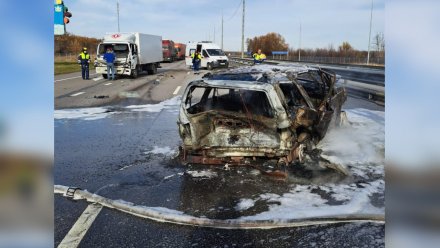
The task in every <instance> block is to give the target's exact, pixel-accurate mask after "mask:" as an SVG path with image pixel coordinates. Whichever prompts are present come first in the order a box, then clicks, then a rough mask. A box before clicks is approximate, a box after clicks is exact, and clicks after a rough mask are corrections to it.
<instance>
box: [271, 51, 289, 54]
mask: <svg viewBox="0 0 440 248" xmlns="http://www.w3.org/2000/svg"><path fill="white" fill-rule="evenodd" d="M287 54H289V52H288V51H272V55H287Z"/></svg>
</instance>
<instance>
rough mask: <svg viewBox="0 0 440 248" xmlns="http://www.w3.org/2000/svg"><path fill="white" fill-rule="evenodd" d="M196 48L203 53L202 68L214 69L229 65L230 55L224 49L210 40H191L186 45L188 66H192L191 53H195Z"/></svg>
mask: <svg viewBox="0 0 440 248" xmlns="http://www.w3.org/2000/svg"><path fill="white" fill-rule="evenodd" d="M196 50H197V51H198V52H199V53H200V54H201V55H202V62H201V63H200V67H201V68H207V69H208V70H212V69H213V68H216V67H226V68H227V67H228V66H229V60H228V57H227V56H226V54H225V53H224V52H223V50H222V49H220V47H219V46H217V45H216V44H214V43H212V42H210V41H201V42H189V43H188V44H187V45H186V51H185V63H186V65H187V66H189V67H191V66H192V57H191V55H192V54H194V52H195V51H196Z"/></svg>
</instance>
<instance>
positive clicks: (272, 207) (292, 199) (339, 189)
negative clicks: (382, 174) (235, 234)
mask: <svg viewBox="0 0 440 248" xmlns="http://www.w3.org/2000/svg"><path fill="white" fill-rule="evenodd" d="M362 186H363V188H358V187H357V186H356V185H355V184H352V185H333V186H319V185H295V186H293V188H292V189H291V190H290V191H289V192H287V193H284V194H282V195H277V194H272V193H269V194H262V195H260V196H259V197H258V198H257V199H255V200H253V201H254V202H255V201H264V202H266V204H267V205H268V206H269V210H268V211H265V212H261V213H259V214H256V215H253V216H244V217H241V218H240V219H244V220H275V221H283V220H288V219H299V218H312V217H313V218H314V217H326V216H335V215H356V214H384V212H385V209H384V208H377V207H374V206H373V205H371V200H370V197H371V196H372V195H373V194H374V193H381V192H383V190H384V187H385V183H384V181H383V180H378V181H374V182H371V183H363V184H362ZM319 189H321V190H323V191H326V190H327V191H328V192H330V196H331V197H332V198H333V199H335V200H338V201H344V203H342V204H337V205H330V204H329V203H328V200H327V199H324V198H322V197H321V196H320V195H319V194H318V193H315V191H316V190H319ZM242 201H245V202H250V201H249V199H242V200H241V201H240V203H241V202H242ZM240 203H239V204H240ZM237 208H239V205H237V206H236V209H237Z"/></svg>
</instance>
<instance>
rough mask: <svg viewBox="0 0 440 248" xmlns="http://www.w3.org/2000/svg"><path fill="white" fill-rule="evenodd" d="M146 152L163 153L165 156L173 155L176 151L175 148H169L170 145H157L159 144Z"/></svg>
mask: <svg viewBox="0 0 440 248" xmlns="http://www.w3.org/2000/svg"><path fill="white" fill-rule="evenodd" d="M145 153H146V154H163V155H166V156H174V155H175V154H176V153H177V151H176V150H175V149H171V147H169V146H165V147H159V146H154V147H153V149H152V150H150V151H146V152H145Z"/></svg>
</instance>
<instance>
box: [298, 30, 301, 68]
mask: <svg viewBox="0 0 440 248" xmlns="http://www.w3.org/2000/svg"><path fill="white" fill-rule="evenodd" d="M298 61H301V22H299V50H298Z"/></svg>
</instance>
